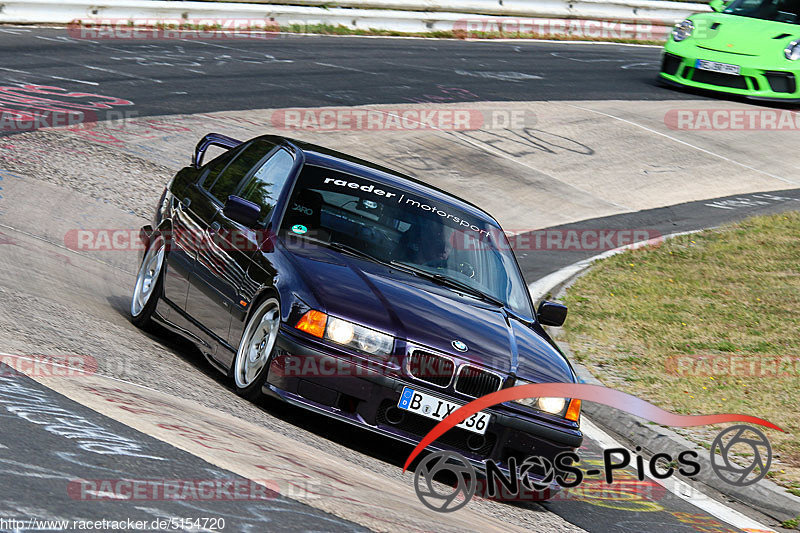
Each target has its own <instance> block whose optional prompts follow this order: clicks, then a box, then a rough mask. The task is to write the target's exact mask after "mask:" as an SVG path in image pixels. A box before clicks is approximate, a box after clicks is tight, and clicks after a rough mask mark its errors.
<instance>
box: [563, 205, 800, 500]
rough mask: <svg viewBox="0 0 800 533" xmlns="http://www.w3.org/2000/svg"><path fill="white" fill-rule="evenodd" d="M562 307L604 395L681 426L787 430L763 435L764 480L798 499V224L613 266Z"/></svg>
mask: <svg viewBox="0 0 800 533" xmlns="http://www.w3.org/2000/svg"><path fill="white" fill-rule="evenodd" d="M566 303H567V304H568V305H569V307H570V318H569V319H568V320H567V323H566V327H565V331H564V333H565V336H566V340H567V341H568V342H569V343H570V346H571V348H572V350H573V351H574V352H575V355H576V358H577V359H578V361H579V362H581V363H583V364H585V365H587V366H588V367H589V368H590V370H591V371H592V372H593V373H594V374H595V376H597V377H598V378H599V379H600V380H601V381H603V382H604V384H605V385H607V386H611V387H614V388H618V389H621V390H624V391H626V392H629V393H631V394H635V395H637V396H640V397H642V398H644V399H647V400H649V401H652V402H653V403H655V404H656V405H659V406H661V407H663V408H664V409H668V410H671V411H674V412H678V413H682V414H708V413H742V414H749V415H755V416H760V417H762V418H766V419H767V420H769V421H771V422H773V423H775V424H777V425H778V426H781V427H782V428H784V429H785V430H786V433H779V432H777V431H768V437H769V439H770V441H771V443H772V445H773V448H774V455H775V460H774V462H773V465H772V468H771V471H770V473H769V476H770V477H771V478H772V479H773V480H775V481H777V482H779V483H781V484H782V485H784V486H785V487H787V489H790V490H791V489H795V490H796V489H797V488H798V487H800V483H798V482H799V481H800V405H798V402H797V398H798V390H800V213H798V212H790V213H785V214H780V215H774V216H766V217H755V218H751V219H748V220H745V221H743V222H741V223H738V224H735V225H731V226H726V227H723V228H720V229H716V230H709V231H705V232H703V233H699V234H693V235H687V236H683V237H678V238H675V239H671V240H669V241H667V242H665V243H663V244H661V245H660V246H657V247H650V248H643V249H639V250H632V251H628V252H625V253H623V254H619V255H616V256H613V257H611V258H609V259H606V260H603V261H602V262H600V263H598V264H596V265H595V266H594V268H592V269H591V270H590V271H589V272H588V273H587V274H586V275H584V276H583V277H581V278H580V279H579V280H578V281H577V282H576V283H575V284H574V285H573V286H572V287H570V289H569V290H568V292H567V296H566ZM717 431H718V428H699V429H697V430H691V431H690V432H689V434H688V436H690V437H692V438H693V439H694V440H696V441H697V442H705V443H706V444H710V443H711V441H712V439H713V437H714V435H715V434H716V433H717Z"/></svg>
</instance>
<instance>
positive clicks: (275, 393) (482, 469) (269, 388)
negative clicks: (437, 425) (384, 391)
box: [262, 383, 561, 501]
mask: <svg viewBox="0 0 800 533" xmlns="http://www.w3.org/2000/svg"><path fill="white" fill-rule="evenodd" d="M262 392H263V393H264V394H268V395H269V396H271V397H273V398H277V399H279V400H281V401H284V402H286V403H288V404H290V405H294V406H296V407H301V408H303V409H308V410H310V411H314V412H316V413H318V414H321V415H324V416H327V417H329V418H333V419H335V420H339V421H341V422H346V423H348V424H351V425H353V426H355V427H358V428H361V429H366V430H368V431H371V432H372V433H375V434H377V435H381V436H384V437H389V438H391V439H392V440H399V441H401V442H403V443H406V444H409V445H411V446H416V445H417V444H419V438H417V439H414V438H411V437H408V436H406V435H403V434H398V433H392V432H390V431H386V430H384V429H381V428H380V427H376V426H372V425H370V424H367V423H366V422H363V421H362V422H359V421H358V420H356V419H353V418H351V417H348V416H344V415H340V414H338V413H335V412H332V411H329V410H327V409H324V408H322V407H319V406H317V404H315V403H313V402H310V401H307V400H305V399H303V398H302V397H301V396H298V395H296V394H292V393H289V392H286V391H283V390H281V389H279V388H277V387H275V386H274V385H270V384H269V383H266V384H265V385H264V388H263V390H262ZM359 418H360V417H359ZM425 450H426V451H428V452H438V451H452V452H455V453H458V454H459V455H460V456H461V457H463V458H464V459H465V460H466V461H468V462H469V464H471V465H472V466H473V468H475V470H476V472H478V473H480V474H482V475H485V474H486V464H485V463H484V462H483V461H481V460H480V459H476V458H475V457H474V456H470V455H469V454H465V453H464V451H463V450H455V449H453V448H450V447H448V446H440V445H438V444H436V443H432V444H430V445H428V447H427V448H426V449H425ZM497 465H498V469H499V470H500V471H501V472H502V473H503V474H505V475H508V474H509V469H508V465H507V464H506V463H497ZM547 490H549V491H550V495H551V496H550V497H552V496H553V495H555V494H556V493H557V492H560V491H561V485H559V484H558V483H557V482H555V481H553V482H552V483H550V485H549V487H548V489H547ZM544 499H546V498H544ZM534 501H538V500H534Z"/></svg>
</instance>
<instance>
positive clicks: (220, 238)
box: [186, 139, 275, 355]
mask: <svg viewBox="0 0 800 533" xmlns="http://www.w3.org/2000/svg"><path fill="white" fill-rule="evenodd" d="M274 151H275V143H274V142H271V141H268V140H265V139H255V140H253V141H251V142H249V143H247V145H246V146H245V147H244V148H243V149H242V150H241V152H239V153H238V154H237V155H236V157H235V158H234V159H233V160H232V161H231V162H230V163H229V164H228V165H227V166H226V167H225V169H224V170H223V171H222V172H220V174H219V176H218V177H217V178H216V181H215V182H214V183H208V184H204V185H203V186H202V189H203V190H204V192H205V200H204V205H203V217H202V223H201V227H200V231H201V235H202V239H198V240H199V241H200V245H199V247H198V250H197V255H196V258H195V262H194V268H193V270H192V274H191V277H190V283H189V292H188V298H187V302H186V311H187V312H188V313H189V315H190V316H191V317H192V318H193V319H194V320H196V321H197V322H199V323H200V324H201V325H202V326H203V327H204V328H205V329H206V330H208V331H210V332H211V333H212V334H213V335H214V336H215V337H216V338H217V340H221V341H223V342H227V340H228V330H229V327H230V320H231V314H230V311H231V306H232V305H233V304H234V303H238V302H237V300H236V299H235V296H236V290H237V284H238V283H239V280H241V279H242V277H243V276H244V271H243V270H242V265H241V264H240V262H237V260H236V259H237V258H238V256H237V255H236V254H235V253H234V252H236V250H235V249H231V246H230V243H229V240H231V239H235V240H238V239H240V238H245V239H247V238H248V237H247V235H246V232H244V231H243V230H244V229H245V228H239V229H238V230H239V233H240V234H239V235H238V236H236V237H231V236H227V235H225V233H226V232H228V231H231V229H232V228H230V227H229V226H227V225H226V227H225V229H224V230H223V226H222V224H223V223H224V222H225V219H224V217H222V218H221V213H222V210H223V207H224V205H225V201H226V200H227V199H228V197H229V196H231V195H234V194H235V193H236V192H237V191H238V190H239V189H240V188H241V187H242V185H243V183H244V181H245V179H246V178H247V177H249V176H250V175H252V174H253V173H254V172H255V171H256V170H257V169H259V168H260V167H261V166H262V165H263V164H264V163H265V162H266V161H267V160H268V159H269V158H270V156H271V155H272V154H273V153H274ZM211 355H213V354H211Z"/></svg>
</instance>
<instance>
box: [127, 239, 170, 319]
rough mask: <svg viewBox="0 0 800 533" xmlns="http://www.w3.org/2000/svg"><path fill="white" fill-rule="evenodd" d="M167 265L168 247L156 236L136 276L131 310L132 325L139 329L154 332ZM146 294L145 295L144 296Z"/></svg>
mask: <svg viewBox="0 0 800 533" xmlns="http://www.w3.org/2000/svg"><path fill="white" fill-rule="evenodd" d="M153 261H156V263H157V273H156V272H154V267H155V266H156V265H154V264H153ZM148 263H149V264H148ZM165 263H166V245H165V242H164V238H163V237H162V236H161V235H155V236H154V237H153V239H151V240H150V245H149V246H148V247H147V250H146V251H145V254H144V257H143V258H142V264H141V265H139V272H138V273H137V275H136V285H134V288H133V294H132V295H131V306H130V308H129V310H128V311H129V313H130V317H131V318H130V320H131V323H132V324H133V325H134V326H136V327H137V328H139V329H143V330H146V331H150V330H152V327H153V324H154V322H153V319H152V317H153V313H155V311H156V306H157V305H158V299H159V298H160V297H161V294H162V290H163V285H164V265H165ZM143 292H144V294H143Z"/></svg>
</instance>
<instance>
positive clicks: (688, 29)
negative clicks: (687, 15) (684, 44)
mask: <svg viewBox="0 0 800 533" xmlns="http://www.w3.org/2000/svg"><path fill="white" fill-rule="evenodd" d="M693 31H694V23H693V22H692V21H691V20H689V19H686V20H684V21H683V22H681V23H679V24H676V25H675V27H674V28H672V38H673V39H674V40H675V42H677V43H679V42H681V41H682V40H684V39H687V38H689V37H691V36H692V32H693Z"/></svg>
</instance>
